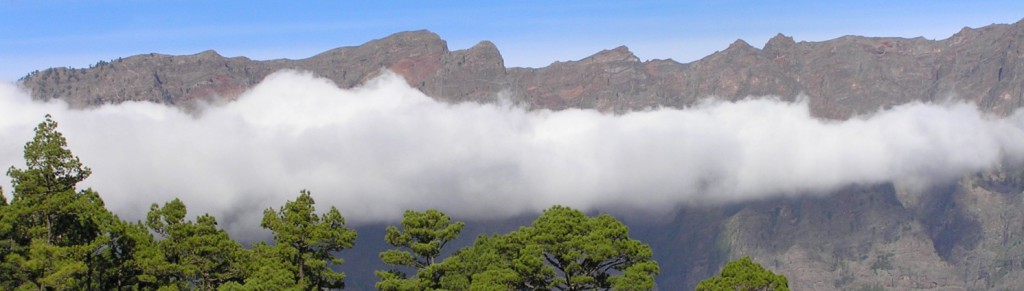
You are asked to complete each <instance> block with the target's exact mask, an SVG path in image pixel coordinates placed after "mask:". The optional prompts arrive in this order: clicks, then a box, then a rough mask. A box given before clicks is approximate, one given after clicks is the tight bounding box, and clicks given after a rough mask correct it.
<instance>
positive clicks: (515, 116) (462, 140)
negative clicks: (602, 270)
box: [0, 72, 1024, 232]
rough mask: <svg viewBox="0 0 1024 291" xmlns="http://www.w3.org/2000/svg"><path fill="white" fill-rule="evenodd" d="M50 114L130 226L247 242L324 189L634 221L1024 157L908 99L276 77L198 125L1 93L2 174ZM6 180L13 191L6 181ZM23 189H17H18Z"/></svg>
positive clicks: (478, 208)
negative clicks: (653, 102) (609, 213)
mask: <svg viewBox="0 0 1024 291" xmlns="http://www.w3.org/2000/svg"><path fill="white" fill-rule="evenodd" d="M46 113H50V114H52V115H53V116H54V119H56V120H57V121H58V122H60V129H59V130H60V131H62V132H63V133H64V134H65V135H66V136H67V137H68V140H69V146H70V148H71V150H72V151H73V152H74V153H76V154H77V155H79V156H80V157H81V158H82V160H83V162H84V163H86V164H87V165H88V166H90V167H92V168H93V172H94V174H93V176H92V177H91V178H89V179H88V180H87V181H86V182H84V184H83V185H82V186H87V187H93V188H94V189H95V190H97V191H98V192H99V193H100V195H101V196H102V197H103V198H104V200H105V201H106V203H107V205H108V208H110V209H112V210H114V211H115V212H116V213H118V214H120V215H122V216H123V217H125V218H128V219H139V218H141V217H143V216H144V215H145V211H147V210H148V206H149V204H151V203H155V202H156V203H163V202H166V201H168V200H170V199H173V198H174V197H179V198H181V199H182V200H183V201H185V203H186V205H188V207H189V210H190V212H191V213H193V214H198V213H204V212H209V213H211V214H214V215H215V216H217V217H218V219H219V220H220V221H222V223H223V224H224V225H225V226H226V227H228V228H229V229H232V230H234V231H235V232H239V231H246V230H251V229H256V228H258V225H259V223H258V221H259V218H260V216H261V215H262V210H263V209H265V208H267V207H278V206H280V205H282V204H283V203H284V201H286V200H289V199H294V197H295V196H297V194H298V191H299V190H300V189H304V188H305V189H310V190H311V191H312V192H313V195H314V198H316V199H317V203H318V206H319V207H320V209H321V210H322V209H326V208H327V207H329V206H331V205H333V206H336V207H338V208H339V209H340V210H341V211H342V214H343V215H345V216H346V217H347V218H348V219H349V220H350V221H355V222H368V221H382V220H392V219H395V218H397V217H399V216H400V213H401V211H402V210H404V209H425V208H431V207H434V208H439V209H442V210H444V211H446V212H448V213H449V214H452V215H453V216H456V217H457V218H464V219H469V218H480V217H503V216H511V215H517V214H522V213H525V212H532V211H537V210H541V209H544V208H547V207H549V206H551V205H553V204H565V205H570V206H573V207H578V208H582V209H593V208H601V209H610V208H621V209H625V210H626V211H631V210H644V211H656V210H665V209H670V208H672V207H674V206H676V205H679V204H681V203H701V202H723V201H741V200H746V199H758V198H764V197H770V196H778V195H798V194H814V193H827V192H828V191H831V190H835V189H837V188H839V187H843V186H847V185H851V184H874V183H883V182H896V183H904V184H908V185H911V186H914V185H927V184H928V183H930V182H933V181H939V180H949V179H955V178H957V177H959V176H960V175H963V174H967V173H971V172H975V171H979V170H984V169H986V168H989V167H992V166H993V165H996V164H998V163H999V162H1001V161H1003V160H1004V159H1007V158H1010V159H1013V160H1015V161H1020V159H1021V158H1022V157H1024V115H1022V114H1015V115H1013V116H1010V117H1007V118H997V117H992V116H988V115H986V114H984V113H981V112H979V111H978V110H977V109H976V108H975V107H974V106H972V105H969V104H963V103H951V104H942V105H936V104H920V103H914V104H908V105H903V106H898V107H895V108H893V109H890V110H887V111H881V112H878V113H875V114H873V115H869V116H860V117H855V118H853V119H850V120H847V121H822V120H818V119H815V118H813V117H811V116H810V115H809V114H808V109H807V105H806V104H805V103H785V102H781V101H776V100H773V99H771V98H761V99H756V100H747V101H740V102H736V103H729V102H709V103H705V104H701V105H699V106H695V107H693V108H688V109H684V110H678V109H658V110H651V111H644V112H634V113H629V114H624V115H609V114H602V113H599V112H596V111H592V110H564V111H557V112H552V111H547V110H541V111H526V110H523V109H520V108H514V107H507V106H502V105H494V104H475V103H463V104H455V105H451V104H445V103H438V102H436V101H434V100H433V99H431V98H429V97H427V96H424V95H423V94H422V93H420V92H419V91H416V90H414V89H412V88H410V87H408V86H407V85H406V84H405V82H404V80H402V79H401V78H400V77H398V76H395V75H393V74H384V75H383V76H382V77H380V78H378V79H375V80H372V81H370V82H369V83H368V84H366V85H364V86H362V87H359V88H355V89H352V90H343V89H339V88H337V87H336V86H335V85H334V84H333V83H331V82H330V81H328V80H325V79H321V78H316V77H313V76H311V75H309V74H304V73H296V72H281V73H277V74H273V75H271V76H269V77H267V79H266V80H265V81H264V82H263V83H261V84H260V85H258V86H256V87H255V88H253V89H252V90H250V91H249V92H247V93H245V94H244V95H243V96H242V97H241V98H239V100H238V101H236V102H232V103H228V104H225V105H221V106H211V107H208V108H205V109H204V110H203V113H202V114H201V115H199V116H191V115H188V114H185V113H182V112H180V111H178V110H177V109H174V108H169V107H165V106H162V105H157V104H151V103H123V104H120V105H108V106H103V107H100V108H96V109H90V110H69V109H67V106H66V105H65V104H63V103H60V102H53V103H39V102H32V101H30V98H29V97H28V95H27V94H26V93H24V92H22V91H20V90H18V89H17V88H15V87H14V86H13V85H10V84H3V85H0V116H3V118H0V163H2V164H0V165H17V166H19V167H20V166H21V165H22V162H21V147H22V145H23V144H24V142H26V141H28V140H29V139H30V138H31V136H32V127H33V126H35V125H36V124H37V123H38V122H39V121H41V119H42V116H43V115H44V114H46ZM4 183H5V184H6V183H7V181H6V180H5V181H4ZM5 188H6V189H10V188H9V187H5Z"/></svg>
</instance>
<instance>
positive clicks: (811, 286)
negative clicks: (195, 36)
mask: <svg viewBox="0 0 1024 291" xmlns="http://www.w3.org/2000/svg"><path fill="white" fill-rule="evenodd" d="M1022 42H1024V21H1022V22H1017V23H1015V24H1010V25H991V26H987V27H982V28H977V29H970V28H964V29H963V30H961V31H960V32H957V33H956V34H954V35H953V36H952V37H950V38H947V39H943V40H927V39H923V38H913V39H905V38H872V37H859V36H846V37H841V38H837V39H833V40H828V41H823V42H795V41H794V40H793V39H792V38H790V37H787V36H784V35H781V34H780V35H777V36H776V37H774V38H772V39H771V40H770V41H768V43H767V44H766V45H765V46H764V47H763V48H760V49H758V48H755V47H752V46H750V45H749V44H747V43H746V42H743V41H736V42H735V43H733V44H732V45H730V46H729V47H728V48H726V49H724V50H722V51H720V52H716V53H714V54H712V55H710V56H707V57H705V58H703V59H701V60H698V61H695V62H692V63H685V64H683V63H678V62H675V61H672V60H650V61H642V60H641V59H640V58H638V57H637V56H635V55H634V54H633V53H631V52H630V51H629V49H628V48H626V47H618V48H614V49H610V50H605V51H601V52H598V53H597V54H594V55H592V56H590V57H587V58H585V59H582V60H578V61H571V62H556V63H553V64H551V65H549V66H547V67H543V68H506V67H505V65H504V62H503V60H502V57H501V54H500V53H499V51H498V49H497V48H496V47H495V46H494V44H492V43H490V42H486V41H484V42H481V43H479V44H477V45H475V46H473V47H471V48H469V49H465V50H456V51H450V50H449V49H448V47H447V44H446V43H445V41H443V40H442V39H440V38H439V37H438V36H437V35H436V34H434V33H431V32H428V31H413V32H403V33H398V34H395V35H392V36H389V37H386V38H383V39H379V40H373V41H370V42H367V43H365V44H363V45H360V46H354V47H342V48H338V49H334V50H330V51H327V52H324V53H321V54H318V55H316V56H313V57H310V58H307V59H301V60H271V61H254V60H250V59H247V58H244V57H237V58H225V57H222V56H220V55H218V54H217V53H216V52H213V51H206V52H202V53H199V54H195V55H189V56H168V55H159V54H148V55H138V56H132V57H127V58H124V59H118V60H114V61H111V62H100V63H98V64H96V65H95V66H93V67H91V68H88V69H70V68H53V69H46V70H43V71H39V72H34V73H31V74H29V75H28V76H26V77H25V78H23V79H22V80H21V81H20V82H21V83H22V85H23V86H25V87H26V88H28V89H30V90H31V91H32V94H33V96H34V97H35V98H37V99H44V100H45V99H64V100H67V101H68V102H69V103H70V104H72V105H73V106H76V107H80V108H84V107H89V106H96V105H99V104H107V103H119V102H124V101H130V100H145V101H151V102H157V103H163V104H170V105H175V106H181V107H184V108H191V109H194V108H195V107H194V105H195V104H196V102H199V101H203V102H225V101H230V100H231V99H232V98H235V97H237V96H238V95H239V94H240V93H241V92H243V91H245V90H246V89H247V88H250V87H251V86H253V85H255V84H256V83H258V82H260V81H261V80H262V79H263V78H264V77H265V76H267V75H268V74H270V73H272V72H274V71H277V70H280V69H298V70H305V71H310V72H313V73H315V74H317V75H320V76H323V77H326V78H329V79H331V80H333V81H334V82H335V83H336V84H337V85H339V86H341V87H353V86H356V85H358V84H360V83H361V82H363V81H366V80H368V79H370V78H372V77H374V76H376V75H377V74H379V73H380V72H381V71H382V69H389V70H392V71H394V72H397V73H398V74H401V75H402V76H404V77H405V79H406V80H407V81H408V83H409V84H410V85H411V86H413V87H415V88H418V89H420V90H422V91H423V92H424V93H426V94H427V95H429V96H432V97H434V98H436V99H439V100H444V101H447V102H467V101H473V102H492V101H494V100H496V99H497V98H499V96H501V97H500V98H507V99H509V100H511V101H513V102H516V103H518V104H520V105H522V106H527V107H530V108H547V109H554V110H558V109H565V108H594V109H598V110H601V111H605V112H627V111H632V110H642V109H645V108H652V107H659V106H668V107H683V106H687V105H691V104H694V103H695V102H698V101H700V100H702V99H704V98H720V99H724V100H738V99H743V98H748V97H749V96H762V95H775V96H778V97H779V98H781V99H783V100H795V99H796V98H807V100H808V102H809V104H810V106H811V110H812V112H813V114H815V115H816V116H819V117H822V118H834V119H844V118H848V117H850V116H852V115H856V114H864V113H870V112H874V111H876V110H878V109H879V108H887V107H891V106H895V105H899V104H904V103H908V102H912V101H935V100H940V101H941V100H945V99H947V98H955V99H962V100H970V101H973V102H975V103H976V104H978V106H980V107H981V108H982V109H984V110H987V111H989V112H993V113H995V114H1003V115H1005V114H1008V113H1010V112H1012V111H1013V110H1015V109H1017V108H1019V107H1021V106H1024V105H1022V102H1024V48H1022ZM801 95H803V96H805V97H798V96H801ZM1019 168H1021V167H1019V165H1005V169H997V170H993V171H991V172H987V173H978V174H974V175H970V176H967V177H963V178H961V179H960V180H959V181H955V182H954V183H951V184H949V185H943V186H939V187H936V188H934V189H933V190H932V191H930V193H927V194H925V195H913V194H909V193H906V192H905V191H902V190H901V189H897V188H896V187H894V186H893V185H890V184H883V185H861V186H851V187H849V188H847V189H844V190H842V191H839V192H837V193H832V194H831V195H811V196H809V197H802V198H780V199H773V200H768V201H758V202H752V203H744V204H733V205H722V206H716V207H681V208H680V209H679V210H678V211H677V212H676V215H675V216H674V218H672V219H670V221H667V222H664V221H663V222H657V223H645V222H644V221H627V223H629V224H630V225H631V226H632V228H633V229H632V232H633V233H635V235H636V236H637V237H639V238H641V239H642V240H644V241H646V242H649V243H651V244H652V246H653V248H654V250H655V253H656V256H657V259H658V261H660V262H661V264H662V275H661V276H660V277H659V279H658V282H659V286H660V287H661V289H664V290H681V289H685V288H692V286H693V285H695V284H696V283H697V282H698V281H699V280H700V279H702V278H705V277H707V276H710V275H712V274H713V273H715V272H717V271H718V268H719V267H720V266H721V265H722V264H724V263H725V262H726V261H728V260H730V259H734V258H736V257H740V256H745V255H749V256H752V257H753V258H754V259H755V260H757V261H759V262H762V263H764V264H765V265H766V266H768V267H770V268H772V269H774V270H776V271H778V272H780V273H782V274H785V275H787V276H789V278H790V279H791V282H792V286H793V287H794V289H797V290H837V289H843V290H848V289H854V290H857V289H859V290H881V289H899V290H906V289H934V290H961V289H970V290H975V289H1016V288H1018V287H1019V286H1022V285H1024V195H1022V191H1024V179H1022V177H1024V172H1022V171H1021V170H1020V169H1019ZM471 224H472V222H471ZM479 231H480V232H483V231H485V230H479ZM464 235H465V236H467V237H472V236H474V235H475V234H474V233H467V234H464ZM368 253H369V254H370V255H371V256H370V257H367V258H364V259H365V260H363V261H366V262H370V261H373V260H374V259H375V255H374V254H375V253H373V252H368ZM351 261H353V262H361V261H360V259H359V258H353V260H351ZM364 269H365V268H364ZM355 272H358V271H355ZM358 276H360V275H358V274H356V273H354V274H353V278H356V277H358ZM365 276H366V278H364V279H363V280H370V281H369V282H372V280H373V277H372V274H369V273H367V274H365ZM369 286H372V284H371V285H369Z"/></svg>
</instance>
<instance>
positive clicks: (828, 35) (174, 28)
mask: <svg viewBox="0 0 1024 291" xmlns="http://www.w3.org/2000/svg"><path fill="white" fill-rule="evenodd" d="M282 3H285V4H282ZM1021 18H1024V1H900V2H898V3H897V1H851V2H844V3H839V2H835V1H629V2H608V3H605V2H598V1H560V2H556V1H516V2H511V3H509V2H497V1H494V2H483V3H477V2H470V1H436V2H428V1H372V2H358V1H288V2H284V1H282V2H271V1H178V0H164V1H102V0H98V1H84V0H81V1H46V0H40V1H28V0H0V81H13V80H16V79H17V78H19V77H21V76H24V75H25V74H26V73H28V72H30V71H32V70H36V69H44V68H48V67H57V66H68V67H87V66H89V64H93V63H96V62H97V61H100V60H111V59H116V58H118V57H125V56H130V55H135V54H144V53H151V52H158V53H166V54H193V53H197V52H200V51H203V50H206V49H214V50H217V51H218V52H220V53H221V54H222V55H225V56H248V57H251V58H254V59H274V58H292V59H298V58H305V57H309V56H311V55H313V54H316V53H318V52H321V51H325V50H328V49H331V48H335V47H339V46H351V45H358V44H361V43H363V42H366V41H368V40H371V39H376V38H381V37H384V36H387V35H389V34H392V33H394V32H398V31H404V30H417V29H429V30H431V31H434V32H436V33H438V34H440V35H441V37H442V38H443V39H445V40H447V41H448V46H449V48H450V49H452V50H455V49H463V48H467V47H469V46H472V45H473V44H475V43H477V42H479V41H481V40H490V41H492V42H494V43H495V44H497V46H498V48H499V49H500V50H501V52H502V55H503V56H504V57H505V61H506V65H508V66H528V67H538V66H545V65H547V64H549V63H551V62H553V61H565V60H575V59H580V58H583V57H586V56H588V55H590V54H593V53H595V52H597V51H600V50H601V49H607V48H612V47H615V46H618V45H627V46H629V47H630V49H631V50H632V51H633V52H634V53H636V54H637V56H639V57H640V58H641V59H643V60H648V59H664V58H672V59H675V60H678V61H681V62H689V61H693V60H696V59H699V58H700V57H703V56H705V55H708V54H710V53H712V52H714V51H716V50H721V49H724V48H725V47H727V46H728V44H729V43H731V42H733V41H734V40H736V39H744V40H746V41H747V42H749V43H750V44H752V45H754V46H757V47H760V46H762V45H763V44H764V42H765V41H767V40H768V39H769V38H771V37H772V36H774V35H775V34H776V33H780V32H781V33H784V34H786V35H789V36H793V37H794V38H795V39H796V40H797V41H820V40H826V39H832V38H836V37H839V36H843V35H850V34H852V35H867V36H900V37H914V36H924V37H926V38H930V39H943V38H946V37H949V36H950V35H951V34H953V33H955V32H957V31H958V30H960V28H962V27H964V26H968V27H979V26H984V25H988V24H991V23H1013V22H1016V21H1018V20H1020V19H1021Z"/></svg>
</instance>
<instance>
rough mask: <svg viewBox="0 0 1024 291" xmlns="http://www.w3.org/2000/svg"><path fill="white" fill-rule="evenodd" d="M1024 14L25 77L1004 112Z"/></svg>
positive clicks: (328, 54)
mask: <svg viewBox="0 0 1024 291" xmlns="http://www.w3.org/2000/svg"><path fill="white" fill-rule="evenodd" d="M1022 40H1024V21H1018V22H1017V23H1014V24H994V25H990V26H985V27H981V28H977V29H971V28H966V27H965V28H964V29H961V30H960V31H959V32H957V33H955V34H953V35H952V36H950V37H949V38H946V39H942V40H927V39H924V38H922V37H916V38H895V37H863V36H842V37H839V38H835V39H831V40H826V41H820V42H807V41H800V42H795V41H794V40H793V38H792V37H789V36H785V35H783V34H781V33H779V34H777V35H776V36H775V37H773V38H771V39H770V40H769V41H768V42H767V43H766V44H765V45H764V47H763V48H760V49H759V48H755V47H753V46H751V45H750V44H748V43H746V42H745V41H743V40H737V41H735V42H733V43H732V44H731V45H729V46H728V47H727V48H725V49H723V50H721V51H717V52H715V53H713V54H711V55H708V56H706V57H704V58H701V59H699V60H696V61H693V62H690V63H679V62H676V61H674V60H671V59H666V60H659V59H655V60H648V61H641V59H640V58H638V57H637V56H636V55H634V54H633V53H632V52H630V51H629V49H628V47H626V46H619V47H616V48H612V49H607V50H603V51H600V52H597V53H595V54H593V55H590V56H588V57H585V58H583V59H580V60H575V61H567V62H553V63H551V64H550V65H548V66H546V67H540V68H521V67H506V66H505V64H504V59H503V58H502V57H501V52H500V51H499V50H498V48H497V47H496V46H495V45H494V44H493V43H491V42H489V41H481V42H480V43H478V44H476V45H474V46H472V47H470V48H467V49H462V50H454V51H452V50H449V49H448V46H447V42H446V41H444V40H443V39H442V38H441V37H440V36H439V35H437V34H436V33H433V32H430V31H427V30H417V31H406V32H399V33H395V34H392V35H390V36H387V37H384V38H380V39H375V40H371V41H368V42H366V43H364V44H361V45H357V46H345V47H339V48H335V49H331V50H327V51H325V52H322V53H319V54H316V55H314V56H311V57H308V58H304V59H297V60H290V59H276V60H268V61H255V60H251V59H248V58H245V57H233V58H227V57H223V56H221V55H219V54H217V53H216V52H215V51H209V50H208V51H204V52H200V53H197V54H193V55H184V56H170V55H162V54H155V53H151V54H146V55H136V56H131V57H128V58H123V59H118V60H115V61H112V62H99V63H98V64H96V65H95V66H93V67H91V68H87V69H68V68H51V69H46V70H43V71H40V72H34V73H31V74H29V75H28V76H26V77H24V78H22V79H20V80H19V83H20V84H21V85H22V86H24V87H25V88H27V89H28V90H30V91H31V92H32V95H33V96H34V98H37V99H42V100H49V99H63V100H66V101H68V102H69V103H70V104H71V105H72V106H73V107H77V108H84V107H89V106H96V105H99V104H106V103H119V102H124V101H150V102H156V103H162V104H169V105H175V106H181V107H184V108H188V109H195V103H196V102H197V101H206V102H219V101H223V100H232V99H233V98H236V97H237V96H238V95H239V94H241V93H242V92H244V91H245V90H246V89H248V88H251V87H252V86H254V85H255V84H256V83H259V82H260V81H261V80H262V79H263V78H264V77H266V76H267V75H269V74H270V73H272V72H274V71H277V70H282V69H294V70H302V71H309V72H312V73H314V74H316V75H319V76H322V77H324V78H327V79H330V80H332V81H334V82H335V83H336V84H337V85H338V86H340V87H343V88H351V87H354V86H357V85H359V84H361V83H362V82H364V81H366V80H368V79H370V78H372V77H375V76H377V75H378V74H379V73H380V71H381V69H389V70H392V71H394V72H396V73H398V74H399V75H401V76H403V77H404V78H405V79H406V81H407V82H408V83H409V85H410V86H412V87H414V88H416V89H419V90H420V91H423V92H424V93H426V94H427V95H428V96H431V97H433V98H436V99H438V100H442V101H446V102H466V101H473V102H492V101H494V100H495V99H496V97H495V96H497V95H498V94H499V93H500V92H506V93H509V94H506V95H507V96H505V97H507V98H508V99H510V100H511V101H513V102H515V103H517V104H519V105H522V106H525V107H527V108H534V109H540V108H544V109H553V110H560V109H567V108H584V109H597V110H600V111H603V112H617V113H622V112H628V111H634V110H643V109H645V108H653V107H676V108H681V107H686V106H690V105H693V104H696V103H697V102H698V101H700V100H702V99H705V98H719V99H724V100H740V99H745V98H749V97H751V96H763V95H775V96H778V97H780V98H781V99H783V100H795V99H796V97H797V96H798V95H803V96H806V97H807V100H808V101H809V103H810V107H811V111H812V114H814V115H815V116H818V117H824V118H833V119H845V118H848V117H850V116H853V115H858V114H865V113H870V112H873V111H875V110H877V109H879V108H889V107H892V106H896V105H899V104H904V103H908V102H911V101H915V100H916V101H926V102H927V101H934V100H942V99H946V97H947V96H955V97H956V98H958V99H961V100H966V101H970V102H974V103H976V104H978V106H979V107H980V108H982V109H983V110H986V111H989V112H993V113H996V114H1000V115H1006V114H1009V113H1010V112H1011V111H1012V110H1013V109H1015V108H1017V107H1019V106H1021V104H1024V88H1022V87H1024V85H1021V84H1022V81H1024V64H1022V63H1024V61H1022V58H1024V57H1022V56H1024V52H1022V50H1021V47H1022V46H1021V42H1022Z"/></svg>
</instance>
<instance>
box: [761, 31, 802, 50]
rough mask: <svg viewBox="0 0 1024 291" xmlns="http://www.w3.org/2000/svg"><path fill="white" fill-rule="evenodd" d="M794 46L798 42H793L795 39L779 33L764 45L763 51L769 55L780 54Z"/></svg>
mask: <svg viewBox="0 0 1024 291" xmlns="http://www.w3.org/2000/svg"><path fill="white" fill-rule="evenodd" d="M794 45H796V42H795V41H793V37H791V36H786V35H784V34H781V33H779V34H776V35H775V36H774V37H772V38H771V39H769V40H768V42H767V43H765V44H764V49H763V50H764V51H766V52H769V53H778V52H779V51H783V50H785V49H787V48H790V47H793V46H794Z"/></svg>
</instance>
